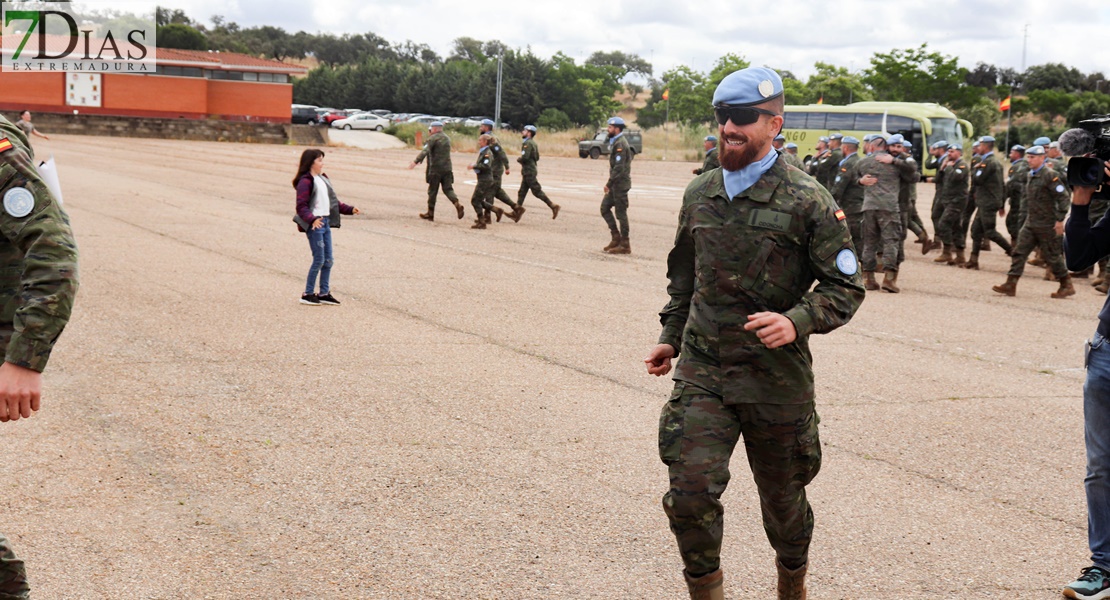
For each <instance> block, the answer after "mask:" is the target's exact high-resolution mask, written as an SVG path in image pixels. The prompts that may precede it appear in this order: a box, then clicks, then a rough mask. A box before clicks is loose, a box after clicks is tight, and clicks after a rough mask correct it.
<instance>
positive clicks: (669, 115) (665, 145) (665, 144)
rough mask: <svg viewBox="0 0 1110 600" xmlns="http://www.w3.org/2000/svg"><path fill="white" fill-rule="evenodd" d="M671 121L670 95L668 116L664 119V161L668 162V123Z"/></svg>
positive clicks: (668, 98) (668, 95) (668, 96)
mask: <svg viewBox="0 0 1110 600" xmlns="http://www.w3.org/2000/svg"><path fill="white" fill-rule="evenodd" d="M667 91H668V92H670V90H667ZM670 120H671V98H670V93H668V94H667V116H666V117H663V160H667V146H668V145H669V144H668V143H667V142H668V140H667V122H668V121H670Z"/></svg>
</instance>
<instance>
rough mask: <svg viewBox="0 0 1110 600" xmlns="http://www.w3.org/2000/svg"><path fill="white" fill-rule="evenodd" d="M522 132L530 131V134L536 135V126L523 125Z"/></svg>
mask: <svg viewBox="0 0 1110 600" xmlns="http://www.w3.org/2000/svg"><path fill="white" fill-rule="evenodd" d="M524 130H525V131H531V132H532V133H536V126H535V125H525V126H524Z"/></svg>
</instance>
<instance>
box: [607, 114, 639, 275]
mask: <svg viewBox="0 0 1110 600" xmlns="http://www.w3.org/2000/svg"><path fill="white" fill-rule="evenodd" d="M608 125H609V129H608V133H609V180H608V181H607V182H605V187H604V191H605V197H604V198H602V200H601V218H603V219H605V223H606V224H607V225H608V226H609V233H610V235H612V236H613V239H612V241H610V242H609V245H608V246H605V247H604V248H602V251H604V252H608V253H609V254H631V253H632V244H631V242H629V240H628V190H630V189H632V155H633V152H632V147H631V146H629V145H628V139H627V138H625V137H624V128H625V124H624V119H622V118H620V117H613V118H612V119H609V123H608ZM614 212H616V216H615V217H614V214H613V213H614ZM618 225H619V228H618Z"/></svg>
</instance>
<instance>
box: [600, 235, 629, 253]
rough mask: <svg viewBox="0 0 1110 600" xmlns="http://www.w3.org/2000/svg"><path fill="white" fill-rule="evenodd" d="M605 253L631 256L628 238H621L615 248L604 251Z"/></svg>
mask: <svg viewBox="0 0 1110 600" xmlns="http://www.w3.org/2000/svg"><path fill="white" fill-rule="evenodd" d="M606 252H608V253H609V254H632V243H631V242H629V241H628V238H626V237H622V238H621V241H620V243H619V244H617V246H616V247H615V248H611V249H609V250H606Z"/></svg>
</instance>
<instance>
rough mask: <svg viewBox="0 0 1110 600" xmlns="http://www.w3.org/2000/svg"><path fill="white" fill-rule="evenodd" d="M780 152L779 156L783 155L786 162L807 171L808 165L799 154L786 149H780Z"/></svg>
mask: <svg viewBox="0 0 1110 600" xmlns="http://www.w3.org/2000/svg"><path fill="white" fill-rule="evenodd" d="M778 153H779V156H781V157H782V158H783V159H784V160H786V164H788V165H794V166H795V167H798V168H799V169H801V170H802V172H805V170H806V165H805V163H803V162H802V159H800V158H798V155H797V154H791V153H789V152H787V151H786V150H779V151H778Z"/></svg>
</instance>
